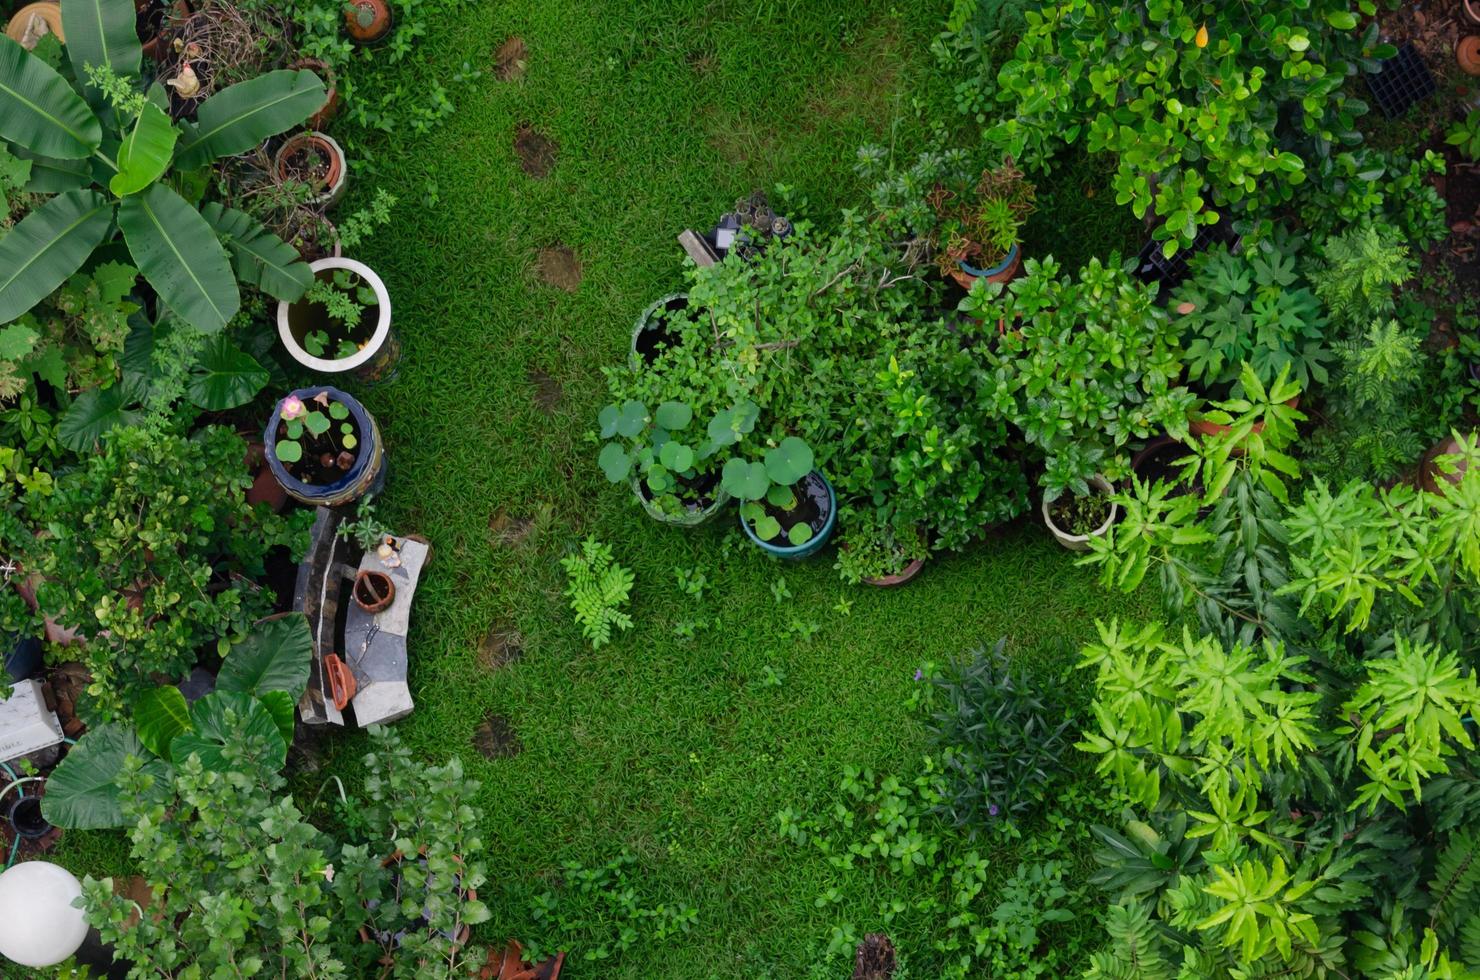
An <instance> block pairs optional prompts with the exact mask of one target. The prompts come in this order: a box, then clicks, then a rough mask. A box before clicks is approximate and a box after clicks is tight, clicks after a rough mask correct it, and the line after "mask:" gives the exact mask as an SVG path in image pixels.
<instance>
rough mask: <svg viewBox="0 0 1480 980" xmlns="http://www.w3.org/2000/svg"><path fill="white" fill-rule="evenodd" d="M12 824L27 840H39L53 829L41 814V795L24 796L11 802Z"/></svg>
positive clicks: (10, 816) (12, 827)
mask: <svg viewBox="0 0 1480 980" xmlns="http://www.w3.org/2000/svg"><path fill="white" fill-rule="evenodd" d="M9 818H10V826H11V829H13V830H14V831H15V832H16V833H18V834H20V835H21V836H22V837H24V838H26V839H27V840H38V839H39V838H42V837H45V836H46V835H47V833H48V832H50V830H51V824H49V823H47V822H46V818H45V817H43V816H42V815H41V798H40V797H39V796H22V797H21V798H19V799H17V800H16V801H15V802H13V803H11V804H10V814H9Z"/></svg>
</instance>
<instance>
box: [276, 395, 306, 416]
mask: <svg viewBox="0 0 1480 980" xmlns="http://www.w3.org/2000/svg"><path fill="white" fill-rule="evenodd" d="M307 414H308V409H306V408H304V407H303V399H301V398H299V397H298V396H297V395H289V396H288V397H287V398H284V399H283V411H282V415H283V421H284V422H289V421H292V420H293V419H301V418H303V416H305V415H307Z"/></svg>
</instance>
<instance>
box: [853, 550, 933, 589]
mask: <svg viewBox="0 0 1480 980" xmlns="http://www.w3.org/2000/svg"><path fill="white" fill-rule="evenodd" d="M924 567H925V559H923V558H916V559H915V560H914V561H912V562H910V563H909V564H908V565H906V566H904V568H902V569H900V570H899V571H898V572H896V573H895V574H893V575H880V576H879V577H878V578H866V579H864V580H863V581H864V584H865V585H875V586H878V587H879V588H881V589H892V588H894V587H895V586H899V585H903V584H905V583H906V582H908V581H909V580H910V579H912V578H914V577H915V576H916V575H919V574H920V569H922V568H924Z"/></svg>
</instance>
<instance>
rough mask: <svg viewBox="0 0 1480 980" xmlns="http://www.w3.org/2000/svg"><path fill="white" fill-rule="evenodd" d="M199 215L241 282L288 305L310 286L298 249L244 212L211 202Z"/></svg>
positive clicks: (301, 295)
mask: <svg viewBox="0 0 1480 980" xmlns="http://www.w3.org/2000/svg"><path fill="white" fill-rule="evenodd" d="M200 216H201V217H202V218H205V219H206V224H208V225H210V226H211V227H212V228H213V229H215V232H216V235H217V237H219V238H220V239H221V241H222V243H223V244H225V246H226V251H227V252H228V253H229V254H230V255H231V265H232V268H234V269H235V270H236V277H237V278H238V279H240V280H241V281H242V282H244V283H246V284H247V285H249V286H256V287H257V288H258V289H260V290H262V291H263V292H264V293H267V294H268V295H269V296H271V297H272V298H273V299H279V300H282V301H284V302H287V303H292V302H295V301H296V300H299V299H302V298H303V294H304V293H305V292H307V291H308V287H309V286H311V285H313V270H311V269H309V267H308V263H307V262H305V261H303V259H302V257H300V256H299V254H298V250H297V249H295V248H294V247H293V246H291V245H289V244H288V243H287V242H285V241H283V240H282V239H281V238H279V237H277V236H276V235H274V234H273V233H272V232H270V231H268V230H267V229H266V228H264V227H262V224H261V222H259V221H258V220H257V219H256V218H253V217H252V216H251V215H249V214H247V213H246V212H245V211H238V210H236V209H235V208H228V207H224V206H222V205H221V203H220V202H218V201H211V202H210V203H208V204H206V205H205V207H203V208H201V209H200Z"/></svg>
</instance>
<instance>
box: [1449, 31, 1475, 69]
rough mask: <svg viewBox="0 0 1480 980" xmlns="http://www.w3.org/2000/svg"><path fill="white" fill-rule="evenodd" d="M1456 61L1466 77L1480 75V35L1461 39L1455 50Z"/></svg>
mask: <svg viewBox="0 0 1480 980" xmlns="http://www.w3.org/2000/svg"><path fill="white" fill-rule="evenodd" d="M1454 59H1455V60H1456V61H1458V62H1459V67H1460V70H1461V71H1463V72H1464V73H1465V74H1466V75H1480V34H1471V35H1469V36H1467V37H1462V38H1460V39H1459V44H1458V45H1456V46H1455V49H1454Z"/></svg>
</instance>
